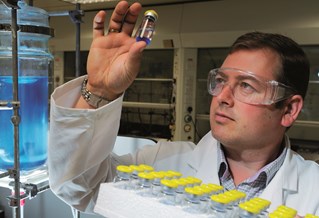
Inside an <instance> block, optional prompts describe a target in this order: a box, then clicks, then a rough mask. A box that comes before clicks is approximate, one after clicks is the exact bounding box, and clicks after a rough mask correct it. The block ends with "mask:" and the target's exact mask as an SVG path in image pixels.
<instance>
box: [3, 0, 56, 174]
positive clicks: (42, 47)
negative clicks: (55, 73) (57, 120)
mask: <svg viewBox="0 0 319 218" xmlns="http://www.w3.org/2000/svg"><path fill="white" fill-rule="evenodd" d="M18 6H19V9H18V10H17V24H18V28H19V31H18V33H17V38H18V40H17V41H18V42H17V44H18V46H17V47H18V49H17V50H18V98H19V102H20V104H19V114H20V122H19V144H20V150H19V153H20V169H21V171H29V170H32V169H35V168H38V167H40V166H42V165H43V164H44V163H45V161H46V158H47V144H48V99H49V93H48V76H49V75H50V74H51V72H52V70H53V68H52V66H53V56H52V55H51V54H50V52H49V49H48V40H49V39H50V38H51V37H52V36H53V30H52V29H50V28H49V22H48V18H49V16H48V13H47V12H46V11H44V10H42V9H39V8H35V7H31V6H29V5H27V4H26V3H25V2H24V1H19V2H18ZM0 20H1V21H0V22H1V24H0V27H1V29H0V66H1V70H0V101H7V102H10V101H11V100H12V99H13V92H12V89H13V87H12V86H13V75H12V72H13V66H12V40H11V37H12V33H11V27H10V26H11V10H10V9H9V8H7V7H6V6H5V5H4V4H0ZM0 109H1V110H0V126H1V129H2V130H1V131H0V169H3V170H7V169H9V168H12V167H13V165H14V137H13V136H14V128H13V125H12V123H11V117H12V116H13V108H12V105H10V104H8V105H6V106H5V107H1V108H0Z"/></svg>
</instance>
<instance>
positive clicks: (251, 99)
mask: <svg viewBox="0 0 319 218" xmlns="http://www.w3.org/2000/svg"><path fill="white" fill-rule="evenodd" d="M226 85H229V87H230V89H231V91H232V94H233V96H234V98H235V99H237V100H238V101H241V102H243V103H247V104H253V105H271V104H273V103H276V102H279V101H282V100H285V99H287V98H289V97H290V96H292V95H293V94H294V93H295V91H294V90H293V89H292V88H291V87H289V86H286V85H284V84H282V83H279V82H277V81H275V80H270V81H267V80H265V79H263V78H262V77H259V76H257V75H255V74H253V73H252V72H249V71H245V70H240V69H235V68H217V69H213V70H211V71H210V72H209V74H208V81H207V88H208V92H209V93H210V94H211V95H212V96H217V95H219V94H220V93H221V92H222V90H223V88H224V87H225V86H226Z"/></svg>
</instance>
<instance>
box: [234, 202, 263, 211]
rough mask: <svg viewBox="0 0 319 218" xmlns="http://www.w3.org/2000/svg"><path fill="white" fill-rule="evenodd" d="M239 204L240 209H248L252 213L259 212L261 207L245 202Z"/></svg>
mask: <svg viewBox="0 0 319 218" xmlns="http://www.w3.org/2000/svg"><path fill="white" fill-rule="evenodd" d="M238 206H239V208H240V209H242V210H244V211H248V212H249V213H252V214H259V213H260V209H259V208H258V207H256V206H254V205H253V204H246V203H245V202H244V203H240V204H239V205H238Z"/></svg>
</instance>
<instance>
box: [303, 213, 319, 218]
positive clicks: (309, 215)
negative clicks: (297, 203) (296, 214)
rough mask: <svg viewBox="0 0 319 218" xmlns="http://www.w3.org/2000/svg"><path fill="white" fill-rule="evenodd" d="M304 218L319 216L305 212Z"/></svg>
mask: <svg viewBox="0 0 319 218" xmlns="http://www.w3.org/2000/svg"><path fill="white" fill-rule="evenodd" d="M305 218H319V216H316V215H313V214H310V213H307V214H306V216H305Z"/></svg>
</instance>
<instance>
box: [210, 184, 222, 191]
mask: <svg viewBox="0 0 319 218" xmlns="http://www.w3.org/2000/svg"><path fill="white" fill-rule="evenodd" d="M207 185H208V186H209V187H211V188H212V189H213V191H223V190H224V187H223V186H221V185H217V184H213V183H208V184H207Z"/></svg>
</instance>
